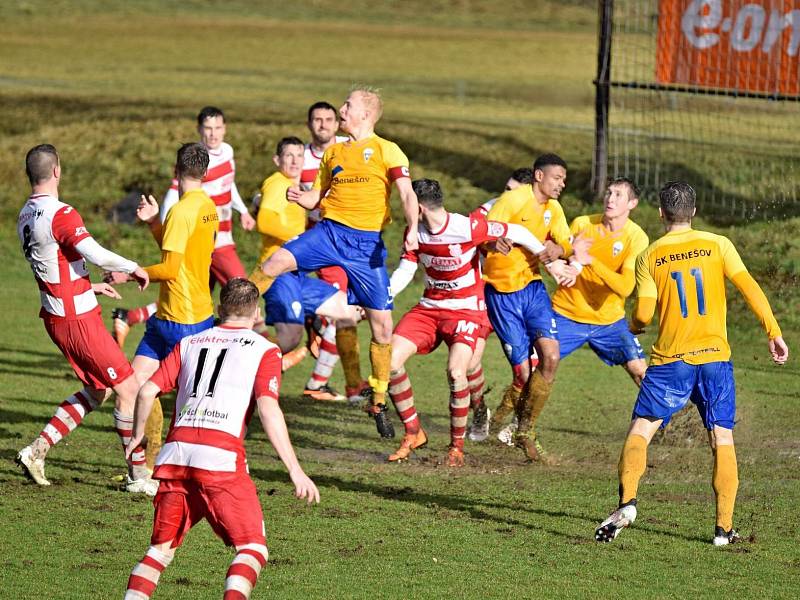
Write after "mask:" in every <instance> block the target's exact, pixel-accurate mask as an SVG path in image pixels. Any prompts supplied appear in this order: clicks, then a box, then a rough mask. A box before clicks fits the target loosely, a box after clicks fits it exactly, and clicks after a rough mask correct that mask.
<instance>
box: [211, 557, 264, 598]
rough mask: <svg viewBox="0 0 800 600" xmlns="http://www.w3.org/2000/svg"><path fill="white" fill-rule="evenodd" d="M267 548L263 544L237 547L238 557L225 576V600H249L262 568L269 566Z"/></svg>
mask: <svg viewBox="0 0 800 600" xmlns="http://www.w3.org/2000/svg"><path fill="white" fill-rule="evenodd" d="M268 556H269V553H268V552H267V547H266V546H264V545H263V544H245V545H244V546H236V556H235V557H234V559H233V562H232V563H231V566H230V567H229V568H228V573H227V574H226V575H225V594H224V595H223V596H222V598H223V600H247V598H249V597H250V592H252V591H253V588H254V587H255V585H256V581H258V575H259V573H261V568H262V567H263V566H264V565H265V564H267V557H268Z"/></svg>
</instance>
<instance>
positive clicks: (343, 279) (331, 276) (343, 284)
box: [317, 267, 347, 294]
mask: <svg viewBox="0 0 800 600" xmlns="http://www.w3.org/2000/svg"><path fill="white" fill-rule="evenodd" d="M317 275H318V276H319V278H320V279H322V281H324V282H325V283H330V284H331V285H332V286H333V287H335V288H336V289H337V290H339V291H340V292H344V293H345V294H346V293H347V273H345V272H344V269H343V268H342V267H322V268H321V269H320V270H319V271H317Z"/></svg>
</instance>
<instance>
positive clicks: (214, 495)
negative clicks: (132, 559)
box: [150, 475, 266, 548]
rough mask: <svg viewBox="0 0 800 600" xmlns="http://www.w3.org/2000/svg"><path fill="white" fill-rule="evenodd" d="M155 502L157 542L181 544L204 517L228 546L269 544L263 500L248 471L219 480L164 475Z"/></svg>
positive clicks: (154, 517) (152, 541)
mask: <svg viewBox="0 0 800 600" xmlns="http://www.w3.org/2000/svg"><path fill="white" fill-rule="evenodd" d="M153 505H154V506H155V508H156V511H155V515H154V516H153V535H152V536H151V537H150V543H151V544H153V545H155V544H163V543H165V542H169V541H170V540H172V548H177V547H178V546H180V545H181V544H182V543H183V538H184V537H185V536H186V533H187V532H188V531H189V530H190V529H191V528H192V527H194V526H195V525H196V524H197V523H199V522H200V521H202V520H203V518H205V519H207V520H208V524H209V525H211V529H213V530H214V533H216V534H217V535H218V536H219V537H220V538H222V541H223V542H225V544H226V545H228V546H242V545H244V544H261V545H266V538H265V535H264V516H263V514H262V512H261V504H260V503H259V501H258V493H257V492H256V486H255V484H254V483H253V480H252V479H250V477H249V476H248V475H242V476H240V477H237V478H233V479H228V480H225V482H224V483H216V484H212V483H200V482H198V481H195V480H193V479H164V480H162V481H161V485H159V487H158V493H157V494H156V497H155V499H154V500H153Z"/></svg>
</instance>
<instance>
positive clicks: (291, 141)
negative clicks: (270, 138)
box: [275, 135, 305, 156]
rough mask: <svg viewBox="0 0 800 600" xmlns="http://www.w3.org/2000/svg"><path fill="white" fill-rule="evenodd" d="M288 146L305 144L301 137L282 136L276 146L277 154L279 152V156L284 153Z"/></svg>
mask: <svg viewBox="0 0 800 600" xmlns="http://www.w3.org/2000/svg"><path fill="white" fill-rule="evenodd" d="M286 146H304V147H305V144H304V143H303V140H301V139H300V138H299V137H294V136H293V135H292V136H289V137H285V138H281V141H280V142H278V146H277V147H276V148H275V154H277V155H278V156H280V155H281V154H283V149H284V148H286Z"/></svg>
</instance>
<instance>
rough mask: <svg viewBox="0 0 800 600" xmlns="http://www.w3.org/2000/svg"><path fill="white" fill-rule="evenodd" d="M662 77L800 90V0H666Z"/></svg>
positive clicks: (659, 72)
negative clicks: (799, 51) (799, 52)
mask: <svg viewBox="0 0 800 600" xmlns="http://www.w3.org/2000/svg"><path fill="white" fill-rule="evenodd" d="M658 12H659V17H658V49H657V56H656V79H657V80H658V82H659V83H667V84H669V83H678V84H690V85H697V86H703V87H713V88H723V89H732V90H741V91H751V92H765V93H771V94H788V95H794V94H800V75H799V74H798V73H800V57H798V50H800V0H660V2H659V11H658Z"/></svg>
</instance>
